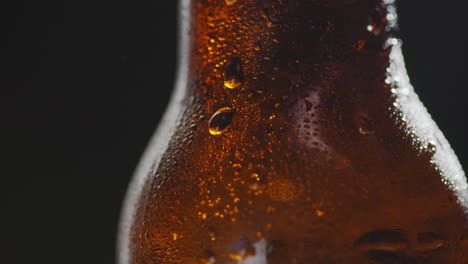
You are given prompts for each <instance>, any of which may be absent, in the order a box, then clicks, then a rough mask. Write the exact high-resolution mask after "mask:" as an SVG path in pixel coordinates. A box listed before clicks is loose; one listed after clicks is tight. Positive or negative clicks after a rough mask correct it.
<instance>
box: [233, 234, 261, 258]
mask: <svg viewBox="0 0 468 264" xmlns="http://www.w3.org/2000/svg"><path fill="white" fill-rule="evenodd" d="M228 253H229V257H230V258H231V259H233V260H237V261H241V260H244V259H246V258H248V257H250V256H254V255H255V247H254V246H253V245H252V243H251V242H250V241H249V239H248V238H246V237H243V236H241V237H239V238H238V239H237V240H236V241H235V242H234V243H232V244H231V245H230V246H229V248H228Z"/></svg>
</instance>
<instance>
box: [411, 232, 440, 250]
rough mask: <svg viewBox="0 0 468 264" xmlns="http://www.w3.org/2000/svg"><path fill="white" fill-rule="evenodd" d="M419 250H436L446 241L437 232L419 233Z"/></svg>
mask: <svg viewBox="0 0 468 264" xmlns="http://www.w3.org/2000/svg"><path fill="white" fill-rule="evenodd" d="M418 243H419V245H418V247H417V249H418V250H423V251H427V250H434V249H438V248H440V247H443V246H444V245H445V241H444V240H443V239H442V238H441V237H440V236H439V235H438V234H436V233H432V232H426V233H419V234H418Z"/></svg>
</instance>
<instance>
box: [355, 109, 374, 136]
mask: <svg viewBox="0 0 468 264" xmlns="http://www.w3.org/2000/svg"><path fill="white" fill-rule="evenodd" d="M356 125H357V127H358V130H359V133H360V134H361V135H373V134H374V132H375V126H374V121H373V120H371V119H369V117H368V116H367V115H366V114H363V113H360V114H358V115H357V116H356Z"/></svg>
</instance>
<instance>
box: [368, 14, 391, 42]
mask: <svg viewBox="0 0 468 264" xmlns="http://www.w3.org/2000/svg"><path fill="white" fill-rule="evenodd" d="M386 26H387V18H386V16H385V15H384V14H383V13H382V12H381V11H378V10H374V11H373V12H371V13H370V14H369V25H368V26H367V31H369V32H371V33H372V34H373V35H374V36H379V35H380V34H382V32H383V31H385V27H386Z"/></svg>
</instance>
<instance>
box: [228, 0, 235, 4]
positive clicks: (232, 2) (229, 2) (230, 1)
mask: <svg viewBox="0 0 468 264" xmlns="http://www.w3.org/2000/svg"><path fill="white" fill-rule="evenodd" d="M236 2H237V0H226V4H227V5H233V4H235V3H236Z"/></svg>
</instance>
